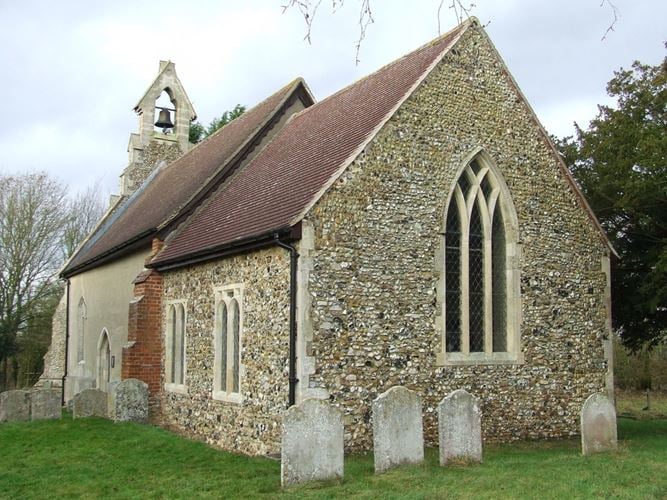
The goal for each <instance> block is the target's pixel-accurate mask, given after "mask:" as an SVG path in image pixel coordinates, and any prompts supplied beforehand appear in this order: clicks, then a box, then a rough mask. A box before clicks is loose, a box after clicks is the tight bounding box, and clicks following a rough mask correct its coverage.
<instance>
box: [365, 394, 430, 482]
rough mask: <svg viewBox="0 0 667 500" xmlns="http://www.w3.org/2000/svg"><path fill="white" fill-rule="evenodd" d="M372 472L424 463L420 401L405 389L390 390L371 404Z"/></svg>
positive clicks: (415, 395) (419, 398)
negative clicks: (373, 470) (373, 465)
mask: <svg viewBox="0 0 667 500" xmlns="http://www.w3.org/2000/svg"><path fill="white" fill-rule="evenodd" d="M373 453H374V456H375V472H376V473H379V472H384V471H385V470H387V469H389V468H391V467H394V466H397V465H401V464H416V463H420V462H422V461H423V460H424V429H423V424H422V401H421V397H420V396H419V394H417V393H416V392H414V391H411V390H409V389H406V388H405V387H401V386H397V387H392V388H391V389H389V390H388V391H386V392H384V393H383V394H381V395H380V396H378V397H377V398H376V399H375V401H373Z"/></svg>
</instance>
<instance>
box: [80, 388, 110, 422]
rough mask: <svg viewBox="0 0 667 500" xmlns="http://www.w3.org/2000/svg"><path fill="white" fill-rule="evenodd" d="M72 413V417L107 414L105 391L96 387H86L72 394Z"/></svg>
mask: <svg viewBox="0 0 667 500" xmlns="http://www.w3.org/2000/svg"><path fill="white" fill-rule="evenodd" d="M73 401H74V403H73V404H72V413H73V416H74V418H85V417H102V418H106V417H107V416H108V413H109V412H108V409H107V393H106V392H104V391H100V390H98V389H86V390H85V391H81V392H80V393H79V394H77V395H76V396H74V400H73Z"/></svg>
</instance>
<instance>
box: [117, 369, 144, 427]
mask: <svg viewBox="0 0 667 500" xmlns="http://www.w3.org/2000/svg"><path fill="white" fill-rule="evenodd" d="M107 401H108V411H109V418H111V419H112V420H113V421H114V422H136V423H146V422H148V385H147V384H146V383H145V382H142V381H141V380H137V379H133V378H130V379H126V380H121V381H114V382H110V383H109V393H108V396H107Z"/></svg>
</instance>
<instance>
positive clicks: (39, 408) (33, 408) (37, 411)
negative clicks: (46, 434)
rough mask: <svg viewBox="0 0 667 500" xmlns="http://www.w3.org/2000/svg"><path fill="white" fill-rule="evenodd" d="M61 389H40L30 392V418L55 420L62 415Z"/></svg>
mask: <svg viewBox="0 0 667 500" xmlns="http://www.w3.org/2000/svg"><path fill="white" fill-rule="evenodd" d="M62 410H63V407H62V391H54V390H51V389H40V390H35V391H31V392H30V419H31V420H49V419H51V420H57V419H59V418H61V417H62Z"/></svg>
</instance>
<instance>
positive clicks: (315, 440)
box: [280, 399, 344, 486]
mask: <svg viewBox="0 0 667 500" xmlns="http://www.w3.org/2000/svg"><path fill="white" fill-rule="evenodd" d="M343 457H344V451H343V420H342V414H341V412H340V410H338V409H337V408H335V407H334V406H332V405H331V404H330V403H329V402H328V401H324V400H321V399H306V400H305V401H303V402H302V403H300V404H298V405H295V406H292V407H291V408H290V409H289V410H287V411H286V412H285V415H284V417H283V423H282V448H281V455H280V482H281V484H282V486H292V485H295V484H299V483H304V482H308V481H323V480H327V479H342V478H343Z"/></svg>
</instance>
